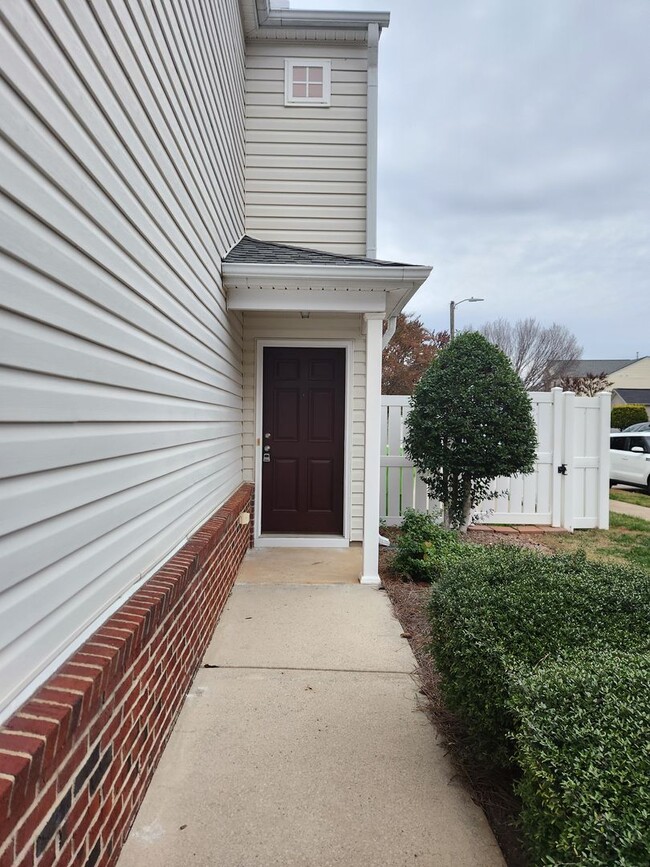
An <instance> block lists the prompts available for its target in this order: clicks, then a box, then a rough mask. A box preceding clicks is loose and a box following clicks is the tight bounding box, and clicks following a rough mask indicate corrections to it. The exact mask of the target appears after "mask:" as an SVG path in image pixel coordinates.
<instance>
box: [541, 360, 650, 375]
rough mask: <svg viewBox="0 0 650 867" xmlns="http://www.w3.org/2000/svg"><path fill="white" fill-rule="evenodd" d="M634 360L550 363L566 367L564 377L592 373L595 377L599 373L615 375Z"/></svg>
mask: <svg viewBox="0 0 650 867" xmlns="http://www.w3.org/2000/svg"><path fill="white" fill-rule="evenodd" d="M636 360H637V359H636V358H623V359H612V358H604V359H599V358H591V359H589V358H582V359H580V360H579V361H552V362H551V366H552V365H565V364H566V365H567V367H566V372H565V374H564V375H565V376H586V375H587V374H588V373H593V374H595V375H596V376H597V375H598V374H599V373H605V374H608V373H615V372H616V371H617V370H620V369H621V368H622V367H627V365H628V364H632V362H634V361H636Z"/></svg>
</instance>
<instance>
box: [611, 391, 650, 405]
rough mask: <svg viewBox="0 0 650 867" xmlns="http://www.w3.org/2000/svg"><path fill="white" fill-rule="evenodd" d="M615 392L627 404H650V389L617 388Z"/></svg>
mask: <svg viewBox="0 0 650 867" xmlns="http://www.w3.org/2000/svg"><path fill="white" fill-rule="evenodd" d="M614 391H615V392H616V394H617V395H618V396H619V397H620V398H622V399H623V400H624V401H625V403H642V404H644V405H648V404H650V388H615V389H614Z"/></svg>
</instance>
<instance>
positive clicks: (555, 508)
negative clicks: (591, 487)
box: [551, 388, 564, 527]
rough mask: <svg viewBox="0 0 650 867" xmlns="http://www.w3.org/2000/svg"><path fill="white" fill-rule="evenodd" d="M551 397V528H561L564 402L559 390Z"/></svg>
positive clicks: (556, 389) (553, 390)
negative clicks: (559, 469)
mask: <svg viewBox="0 0 650 867" xmlns="http://www.w3.org/2000/svg"><path fill="white" fill-rule="evenodd" d="M551 393H552V395H553V444H552V449H553V457H552V462H551V472H552V473H553V476H552V481H551V526H552V527H561V526H562V482H563V481H564V477H563V476H561V475H560V473H559V472H558V467H560V466H561V464H562V463H563V461H562V444H563V439H564V414H563V410H564V400H563V398H562V389H561V388H552V389H551Z"/></svg>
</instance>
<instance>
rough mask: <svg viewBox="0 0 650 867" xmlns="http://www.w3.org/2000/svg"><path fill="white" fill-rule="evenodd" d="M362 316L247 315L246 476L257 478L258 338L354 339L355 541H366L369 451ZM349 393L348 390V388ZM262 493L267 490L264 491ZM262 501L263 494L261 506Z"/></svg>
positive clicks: (352, 514)
mask: <svg viewBox="0 0 650 867" xmlns="http://www.w3.org/2000/svg"><path fill="white" fill-rule="evenodd" d="M361 325H362V320H361V317H360V316H358V315H350V316H343V315H341V316H325V315H320V314H317V313H312V314H311V315H310V317H309V319H302V318H301V316H300V314H299V313H245V314H244V478H245V479H246V481H250V482H254V481H255V405H256V401H255V389H256V348H257V340H258V339H267V340H286V341H287V344H288V345H289V344H290V343H291V341H295V340H352V341H354V350H353V351H354V358H353V374H352V383H351V386H350V383H348V382H346V386H345V387H346V390H347V389H348V388H350V387H351V388H352V431H351V433H352V460H351V485H350V489H351V501H350V541H352V542H360V541H362V539H363V468H364V454H365V422H364V420H365V409H366V340H365V337H364V335H363V334H362V332H361ZM346 393H347V391H346ZM258 493H260V494H261V492H258ZM259 503H260V500H259V498H258V502H257V507H258V508H259Z"/></svg>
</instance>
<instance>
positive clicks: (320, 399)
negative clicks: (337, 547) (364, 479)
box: [262, 347, 345, 535]
mask: <svg viewBox="0 0 650 867" xmlns="http://www.w3.org/2000/svg"><path fill="white" fill-rule="evenodd" d="M263 367H264V373H263V388H264V392H263V401H262V403H263V407H262V446H263V454H264V455H265V456H266V459H264V461H263V463H262V532H263V533H286V534H293V533H314V534H323V535H328V534H337V535H338V534H342V533H343V477H344V445H345V443H344V438H345V350H344V349H320V348H298V349H296V348H291V347H266V348H265V349H264V359H263Z"/></svg>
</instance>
